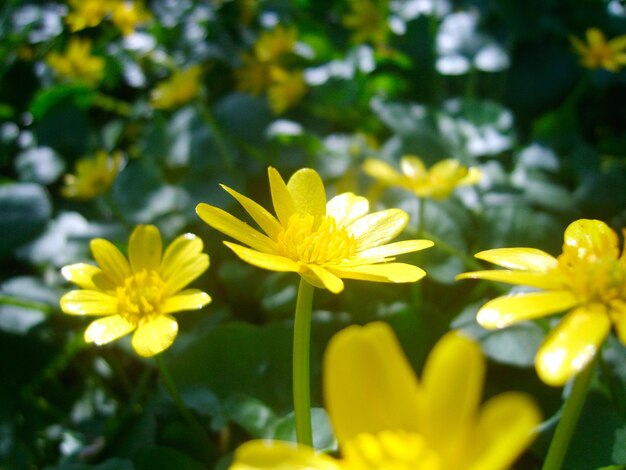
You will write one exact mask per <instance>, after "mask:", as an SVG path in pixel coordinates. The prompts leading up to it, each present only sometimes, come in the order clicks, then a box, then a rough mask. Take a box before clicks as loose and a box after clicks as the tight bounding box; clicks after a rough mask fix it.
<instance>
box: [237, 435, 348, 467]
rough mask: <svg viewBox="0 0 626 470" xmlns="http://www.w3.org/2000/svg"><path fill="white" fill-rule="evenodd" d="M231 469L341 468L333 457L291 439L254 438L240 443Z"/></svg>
mask: <svg viewBox="0 0 626 470" xmlns="http://www.w3.org/2000/svg"><path fill="white" fill-rule="evenodd" d="M229 469H230V470H341V467H340V466H339V463H338V462H336V461H335V460H334V459H333V458H331V457H329V456H327V455H325V454H322V453H317V452H315V450H314V449H311V448H310V447H308V446H303V445H297V444H295V443H293V442H282V441H262V440H253V441H248V442H245V443H244V444H242V445H240V446H239V447H238V448H237V450H236V451H235V456H234V459H233V463H232V465H231V466H230V467H229Z"/></svg>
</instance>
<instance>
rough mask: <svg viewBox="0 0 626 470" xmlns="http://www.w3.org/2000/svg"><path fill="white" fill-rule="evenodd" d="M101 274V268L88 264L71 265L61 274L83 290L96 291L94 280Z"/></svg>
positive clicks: (65, 267) (62, 269)
mask: <svg viewBox="0 0 626 470" xmlns="http://www.w3.org/2000/svg"><path fill="white" fill-rule="evenodd" d="M101 273H102V270H101V269H100V268H98V267H97V266H93V265H92V264H87V263H76V264H70V265H68V266H64V267H63V268H61V274H62V275H63V277H64V278H65V279H67V280H68V281H70V282H72V283H74V284H76V285H77V286H79V287H82V288H83V289H96V286H95V284H94V282H93V278H94V276H95V275H97V274H101Z"/></svg>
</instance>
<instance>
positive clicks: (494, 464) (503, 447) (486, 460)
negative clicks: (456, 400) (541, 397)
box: [468, 392, 541, 470]
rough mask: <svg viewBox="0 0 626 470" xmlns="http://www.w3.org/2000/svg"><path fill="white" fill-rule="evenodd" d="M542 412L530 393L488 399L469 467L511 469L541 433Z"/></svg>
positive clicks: (478, 425)
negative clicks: (539, 428)
mask: <svg viewBox="0 0 626 470" xmlns="http://www.w3.org/2000/svg"><path fill="white" fill-rule="evenodd" d="M540 422H541V412H540V411H539V408H538V407H537V405H536V404H535V402H534V401H533V400H532V399H531V398H530V397H529V396H527V395H525V394H522V393H517V392H506V393H501V394H500V395H497V396H495V397H493V398H491V399H490V400H488V401H487V402H486V403H485V404H484V405H483V407H482V409H481V411H480V416H479V418H478V424H477V427H476V432H475V435H474V439H473V442H474V445H472V446H471V447H472V449H471V455H469V456H468V460H469V462H471V465H468V469H469V470H501V469H503V468H510V467H511V465H512V464H513V463H514V462H515V460H516V459H517V458H518V457H519V455H520V454H521V453H522V452H523V451H524V450H525V449H526V447H528V446H529V445H530V443H531V442H532V441H533V440H534V438H535V436H536V434H537V427H538V426H539V423H540Z"/></svg>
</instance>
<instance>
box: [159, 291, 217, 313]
mask: <svg viewBox="0 0 626 470" xmlns="http://www.w3.org/2000/svg"><path fill="white" fill-rule="evenodd" d="M209 302H211V297H210V296H209V294H207V293H206V292H202V291H201V290H199V289H185V290H184V291H181V292H179V293H178V294H176V295H174V296H171V297H168V298H167V299H165V300H164V301H163V303H162V304H161V313H162V314H166V313H174V312H180V311H183V310H198V309H200V308H202V307H204V306H205V305H206V304H208V303H209Z"/></svg>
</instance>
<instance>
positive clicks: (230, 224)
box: [196, 203, 276, 253]
mask: <svg viewBox="0 0 626 470" xmlns="http://www.w3.org/2000/svg"><path fill="white" fill-rule="evenodd" d="M196 213H197V214H198V216H199V217H200V218H201V219H202V220H204V222H206V223H207V224H208V225H210V226H211V227H213V228H214V229H215V230H218V231H220V232H222V233H223V234H225V235H228V236H229V237H232V238H234V239H235V240H237V241H238V242H241V243H243V244H244V245H248V246H249V247H252V248H254V249H255V250H258V251H262V252H265V253H272V252H273V251H275V250H276V243H274V241H273V240H271V239H270V238H269V237H267V236H266V235H263V234H262V233H261V232H259V231H258V230H255V229H253V228H252V227H250V226H249V225H248V224H246V223H245V222H242V221H241V220H239V219H237V218H236V217H233V216H232V215H230V214H229V213H228V212H226V211H224V210H222V209H219V208H217V207H213V206H210V205H208V204H204V203H201V204H198V205H197V206H196Z"/></svg>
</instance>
